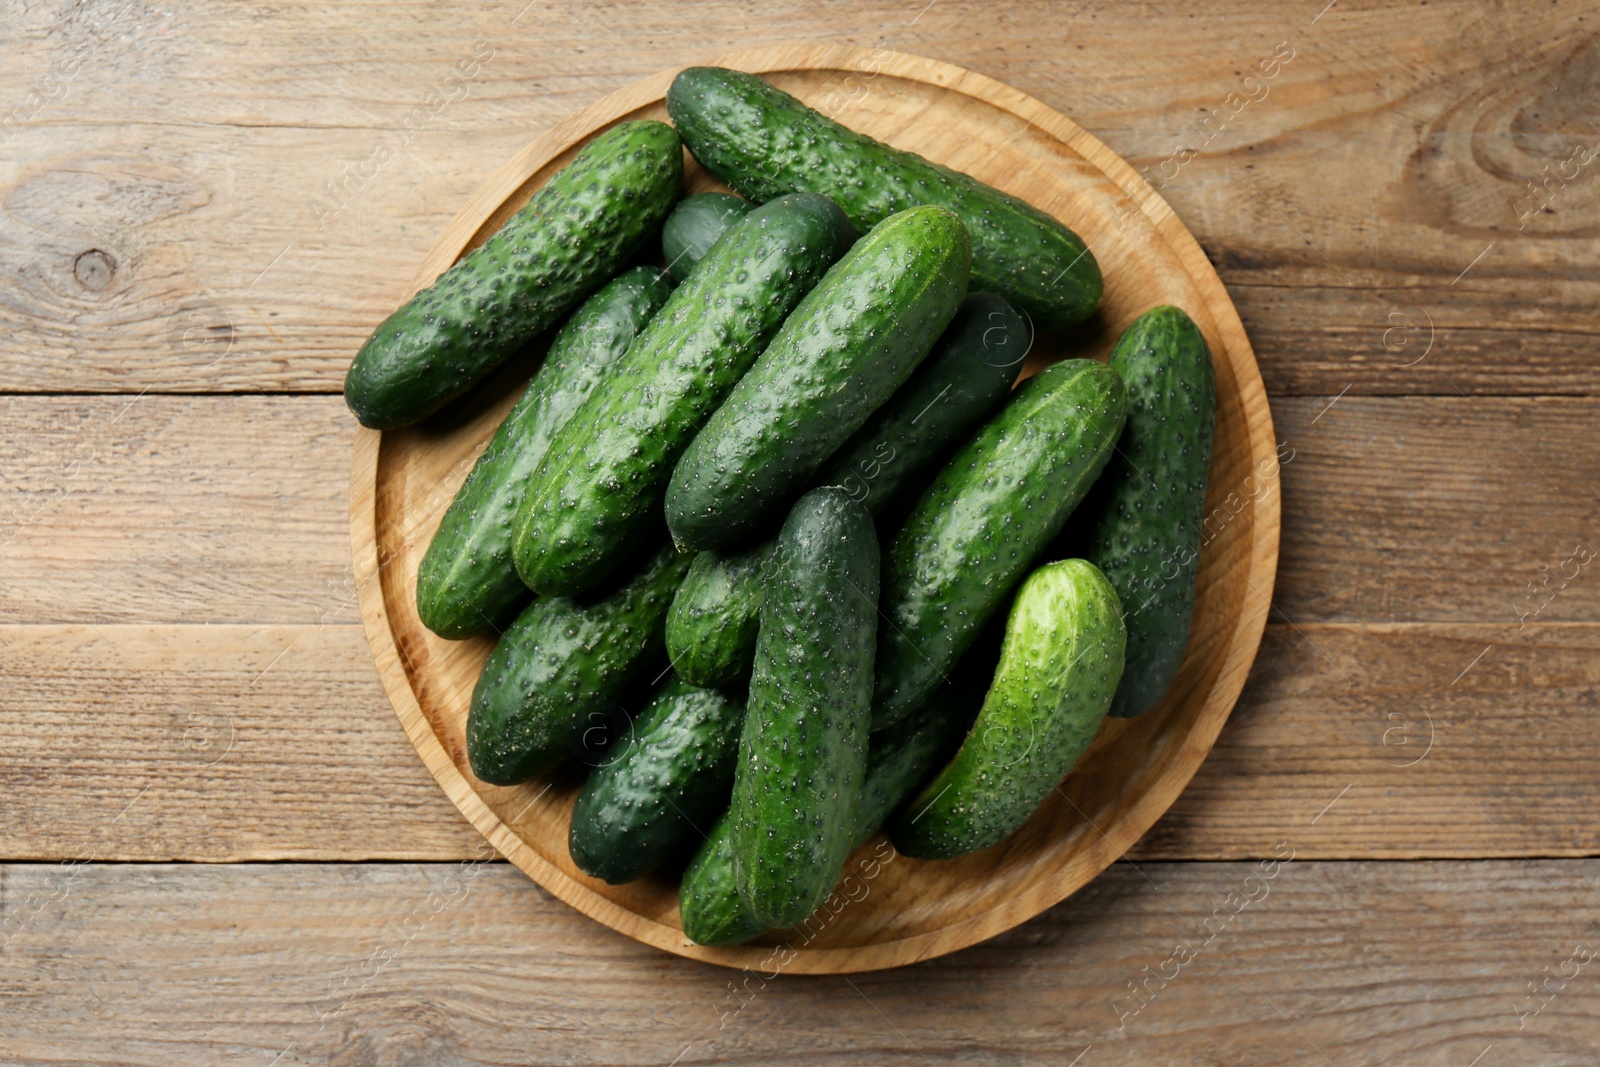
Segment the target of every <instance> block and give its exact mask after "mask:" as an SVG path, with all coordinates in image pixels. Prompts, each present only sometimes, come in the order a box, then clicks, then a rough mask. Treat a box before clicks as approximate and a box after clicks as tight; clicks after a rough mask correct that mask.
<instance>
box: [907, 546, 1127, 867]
mask: <svg viewBox="0 0 1600 1067" xmlns="http://www.w3.org/2000/svg"><path fill="white" fill-rule="evenodd" d="M1125 642H1126V633H1125V631H1124V629H1123V625H1122V605H1121V603H1120V602H1119V601H1118V600H1117V593H1116V590H1115V589H1113V588H1112V587H1111V583H1110V582H1109V581H1107V580H1106V577H1105V575H1103V574H1101V573H1100V570H1099V568H1097V567H1095V565H1094V564H1092V563H1089V562H1088V561H1086V560H1081V559H1070V560H1065V561H1062V562H1060V563H1052V564H1049V565H1048V566H1045V567H1041V568H1040V569H1039V570H1037V571H1035V572H1034V573H1033V574H1032V575H1031V576H1030V577H1029V578H1028V580H1027V581H1026V582H1024V583H1023V584H1022V588H1021V590H1020V591H1019V592H1018V593H1017V599H1016V603H1015V604H1014V605H1013V607H1012V609H1011V617H1010V618H1009V619H1008V620H1007V622H1006V636H1005V645H1004V646H1003V648H1002V650H1001V653H1000V666H999V669H998V670H997V671H996V672H995V677H994V684H993V685H992V686H990V688H989V695H988V697H987V698H986V699H985V700H984V702H983V710H982V711H980V712H979V713H978V721H977V722H975V723H973V725H972V730H971V731H970V732H969V733H968V734H967V739H966V741H965V742H964V743H963V744H962V746H961V751H959V752H958V753H956V756H955V758H954V759H953V760H951V761H950V763H949V764H948V765H947V766H946V767H945V768H944V770H942V771H940V772H939V774H938V776H937V777H936V778H934V780H933V781H931V782H929V783H928V784H927V786H925V787H924V788H923V790H922V792H921V793H919V794H918V795H917V797H916V798H915V799H914V800H912V801H911V803H910V804H908V805H906V808H905V810H904V811H902V812H901V813H900V815H899V816H898V817H897V818H896V819H895V820H894V821H893V823H891V824H890V827H889V836H890V839H891V840H893V841H894V844H895V847H896V848H898V849H899V850H900V851H901V852H904V853H905V854H906V855H907V856H911V857H914V858H916V859H950V858H951V857H953V856H960V855H962V854H964V853H967V852H974V851H977V850H978V849H981V848H988V847H989V846H991V845H994V844H998V843H999V842H1001V841H1003V840H1005V839H1006V838H1007V837H1010V836H1011V834H1013V833H1014V832H1016V830H1017V828H1018V827H1019V826H1021V825H1022V824H1023V823H1024V822H1026V821H1027V819H1028V816H1030V815H1032V814H1033V812H1034V810H1035V809H1037V808H1038V807H1039V805H1040V803H1042V802H1043V801H1044V799H1045V798H1046V797H1047V796H1049V795H1050V791H1051V790H1052V789H1054V788H1055V787H1056V784H1057V783H1058V782H1060V781H1061V779H1062V778H1064V777H1066V774H1067V772H1068V771H1070V770H1071V769H1072V766H1073V764H1075V763H1077V761H1078V757H1079V756H1081V755H1083V752H1084V750H1085V749H1087V748H1088V747H1089V743H1090V742H1091V741H1093V740H1094V735H1095V733H1096V732H1097V731H1098V730H1099V729H1100V723H1101V722H1102V721H1104V719H1105V717H1106V712H1107V710H1108V709H1109V708H1110V707H1111V696H1112V694H1113V693H1114V692H1115V691H1116V688H1117V682H1118V680H1119V679H1120V678H1121V677H1122V667H1123V652H1124V647H1125Z"/></svg>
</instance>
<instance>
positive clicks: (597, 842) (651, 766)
mask: <svg viewBox="0 0 1600 1067" xmlns="http://www.w3.org/2000/svg"><path fill="white" fill-rule="evenodd" d="M743 723H744V705H742V704H740V703H739V702H737V701H735V700H733V699H731V698H730V697H728V695H727V694H725V693H722V692H720V691H718V690H715V689H701V688H699V687H697V686H693V685H690V684H689V683H688V682H685V681H683V680H682V679H681V678H676V677H674V678H669V679H668V680H667V681H666V682H665V683H663V685H662V686H661V687H660V688H659V689H658V690H656V694H655V696H654V698H653V699H652V700H651V701H650V704H649V706H648V707H646V708H645V709H644V710H643V711H642V712H640V713H639V716H638V718H636V719H635V720H634V721H633V723H632V725H631V726H630V727H629V728H628V730H627V732H626V733H625V734H623V736H622V737H621V738H619V739H618V741H617V743H616V745H615V746H613V749H612V750H609V751H608V752H607V753H606V758H605V761H604V762H603V763H601V765H600V766H598V767H596V768H595V769H594V770H592V771H590V772H589V779H588V781H587V782H585V783H584V786H583V792H582V793H580V794H578V802H577V803H576V804H575V805H574V806H573V808H572V827H571V830H570V832H569V833H568V836H567V843H568V848H569V850H570V851H571V853H572V861H573V862H574V863H576V864H577V865H578V869H579V870H581V871H583V872H584V873H585V874H587V875H590V876H592V877H595V878H600V879H603V880H605V881H607V882H609V883H611V884H612V885H621V884H622V883H624V882H631V881H633V880H634V879H635V878H642V877H643V876H645V875H646V874H649V873H650V872H651V871H653V870H655V869H656V868H657V867H659V866H661V865H662V864H663V863H667V862H670V861H671V860H673V859H674V858H676V857H679V856H689V855H692V854H693V852H694V850H695V847H696V846H697V845H699V844H700V842H702V841H703V840H705V838H706V833H707V831H709V830H710V829H711V825H712V823H713V821H714V820H715V819H716V818H717V816H718V815H719V814H721V812H722V811H723V810H724V809H726V808H727V806H728V795H729V793H730V792H731V791H732V789H733V765H734V763H735V761H736V760H737V759H738V754H739V730H740V727H741V726H742V725H743Z"/></svg>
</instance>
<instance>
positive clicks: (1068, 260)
mask: <svg viewBox="0 0 1600 1067" xmlns="http://www.w3.org/2000/svg"><path fill="white" fill-rule="evenodd" d="M667 113H668V114H670V115H671V116H672V121H673V122H674V123H675V124H676V125H677V127H678V132H679V133H681V134H682V135H683V140H684V143H685V144H687V145H688V146H689V150H690V151H691V152H693V153H694V157H695V158H696V159H697V160H699V161H700V162H701V163H702V164H703V165H704V166H705V168H706V169H707V170H709V171H710V172H711V173H713V174H715V175H716V176H717V177H719V178H721V179H722V180H723V181H725V182H727V183H728V184H729V185H730V186H732V187H733V188H734V189H735V190H736V191H737V192H739V193H740V194H742V195H744V196H747V197H749V198H750V199H752V200H757V201H761V200H769V199H771V198H772V197H774V196H778V195H780V194H782V193H791V192H795V191H797V190H803V191H806V192H813V193H822V194H823V195H825V196H831V197H833V198H834V199H835V200H837V201H838V202H839V206H840V207H842V208H844V209H845V211H846V212H848V213H849V215H850V218H851V220H852V221H854V222H855V224H856V225H857V226H858V227H860V228H861V229H862V230H866V229H869V228H870V227H872V226H874V225H876V224H877V223H879V222H881V221H883V220H884V219H886V218H888V217H889V216H890V215H893V214H894V213H895V212H897V211H904V210H905V209H906V208H909V207H914V206H916V205H918V204H936V205H938V206H940V207H944V208H948V209H949V210H951V211H954V212H955V213H956V214H957V215H960V216H961V221H963V222H965V223H966V224H967V228H968V229H969V230H970V231H971V233H972V287H973V288H974V289H982V290H985V291H988V292H994V293H999V294H1000V295H1001V296H1004V297H1005V298H1006V299H1008V300H1010V301H1011V302H1012V303H1013V304H1015V305H1016V306H1017V307H1018V308H1020V309H1022V310H1023V311H1025V312H1026V313H1027V314H1028V315H1029V316H1030V317H1031V318H1032V319H1033V321H1034V323H1035V324H1036V325H1038V326H1040V327H1046V328H1051V327H1056V326H1065V325H1070V324H1071V323H1074V322H1079V321H1081V320H1083V319H1085V318H1088V317H1089V315H1091V314H1093V312H1094V310H1095V308H1096V307H1098V306H1099V304H1100V295H1101V289H1102V284H1101V279H1100V267H1099V265H1098V264H1097V263H1096V262H1095V258H1094V255H1093V254H1092V253H1091V252H1090V251H1089V249H1088V248H1087V246H1085V245H1084V243H1083V241H1082V240H1081V239H1080V238H1079V237H1078V235H1077V234H1075V233H1073V232H1072V231H1071V230H1069V229H1068V228H1067V227H1066V226H1063V225H1062V224H1061V223H1060V222H1058V221H1056V220H1055V219H1054V218H1052V217H1051V216H1049V215H1047V214H1045V213H1044V212H1042V211H1040V210H1039V209H1038V208H1035V207H1033V206H1032V205H1030V204H1027V203H1025V202H1024V201H1022V200H1019V199H1017V198H1016V197H1014V196H1010V195H1008V194H1006V193H1002V192H1000V191H999V190H998V189H994V188H992V187H990V186H988V185H985V184H983V183H982V182H980V181H977V180H976V179H974V178H972V177H970V176H968V175H966V174H961V173H959V172H957V171H953V170H950V169H949V168H948V167H942V166H939V165H938V164H936V163H930V162H929V161H927V160H926V159H923V158H922V157H921V156H919V155H915V154H913V153H911V152H902V151H899V150H897V149H894V148H890V147H889V146H888V145H885V144H882V143H880V142H878V141H875V140H873V139H872V138H870V137H867V136H864V135H862V134H859V133H856V132H855V131H853V130H850V129H848V128H846V127H844V126H841V125H839V124H838V123H837V122H834V121H833V120H832V119H829V118H826V117H824V116H823V115H820V114H818V113H817V112H816V111H813V110H812V109H811V108H808V107H806V106H805V105H804V104H802V103H800V101H798V100H796V99H795V98H794V97H792V96H790V95H789V94H788V93H785V92H783V91H782V90H780V89H776V88H774V87H773V86H770V85H768V84H767V83H766V82H764V81H762V80H761V79H760V78H757V77H755V76H754V75H750V74H744V73H741V72H739V71H733V70H723V69H721V68H718V67H690V68H689V69H687V70H685V71H683V72H682V73H680V74H679V75H678V76H677V78H676V79H674V80H673V83H672V87H671V89H669V90H668V92H667Z"/></svg>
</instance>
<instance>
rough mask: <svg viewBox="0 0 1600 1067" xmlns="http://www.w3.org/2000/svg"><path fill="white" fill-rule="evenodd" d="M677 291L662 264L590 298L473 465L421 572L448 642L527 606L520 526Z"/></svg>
mask: <svg viewBox="0 0 1600 1067" xmlns="http://www.w3.org/2000/svg"><path fill="white" fill-rule="evenodd" d="M671 293H672V280H671V279H670V278H669V277H668V276H667V274H666V273H665V272H664V271H661V270H657V269H656V268H655V267H634V268H633V269H631V270H627V271H624V272H623V273H621V274H619V275H618V276H617V277H616V278H614V279H612V280H611V281H610V282H608V283H607V284H606V285H605V286H603V287H602V288H601V289H600V290H599V291H598V292H597V293H595V294H594V295H593V296H591V297H590V298H589V299H588V300H585V301H584V302H583V304H582V305H581V306H580V307H579V308H578V310H576V311H574V312H573V313H572V314H571V315H570V316H569V317H568V318H567V321H566V322H565V323H564V324H563V325H562V327H561V329H560V331H559V332H557V334H556V336H555V340H553V341H551V342H550V351H549V353H548V354H547V355H546V356H545V359H544V363H543V364H541V365H540V367H539V370H538V373H536V374H535V375H534V376H533V380H532V381H530V382H529V383H528V388H527V389H526V390H525V391H524V392H523V394H522V397H521V398H520V399H519V400H518V401H517V403H516V406H515V407H513V408H512V409H511V412H510V414H508V415H507V416H506V417H505V421H504V422H502V423H501V424H500V428H499V429H498V430H496V431H495V434H494V438H493V439H492V440H491V441H490V442H489V447H488V448H486V449H484V450H483V454H482V455H480V456H479V457H478V461H477V462H476V463H475V464H473V467H472V471H471V473H469V474H468V475H467V480H466V481H465V482H464V483H462V486H461V489H460V490H459V491H458V492H457V493H456V496H455V499H454V500H453V501H451V503H450V507H449V510H447V511H446V512H445V513H444V518H443V519H442V520H440V523H439V530H438V532H437V533H435V534H434V535H433V540H432V541H431V542H429V544H428V551H427V553H426V554H425V555H424V556H423V557H422V563H421V565H420V566H419V567H418V568H417V613H418V614H419V615H420V616H421V617H422V622H423V624H424V625H425V626H427V627H428V629H430V630H432V631H433V632H434V633H436V634H438V635H439V636H440V637H469V636H471V635H472V634H475V633H482V632H484V631H487V630H494V631H496V632H498V631H500V630H503V629H505V627H506V626H507V625H508V624H509V623H510V622H511V620H512V619H514V618H515V617H516V615H517V612H518V611H519V610H520V609H521V607H522V605H523V604H524V603H526V602H527V600H528V595H529V594H528V587H527V586H526V585H524V584H523V582H522V579H521V578H519V577H518V576H517V568H516V565H515V564H514V563H513V562H512V560H511V541H512V536H511V534H512V520H513V519H514V518H515V517H516V514H517V508H518V506H519V505H521V503H522V495H523V493H524V492H525V491H526V489H527V482H528V478H529V477H531V476H532V474H533V471H534V468H535V467H537V466H538V464H539V461H540V460H541V459H543V458H544V454H545V451H546V449H548V448H549V447H550V440H551V438H552V437H554V436H555V433H556V431H557V430H559V429H561V427H563V426H565V425H566V423H567V420H568V419H570V418H571V417H572V416H573V414H574V413H575V412H576V411H577V410H578V408H579V406H581V405H582V404H583V402H584V401H585V400H586V399H588V397H589V394H590V393H592V392H593V391H594V388H595V386H596V385H598V384H599V382H600V379H601V378H602V377H604V376H605V375H606V374H607V373H609V372H610V369H611V367H612V366H613V365H614V364H615V363H616V361H617V360H618V359H620V358H621V357H622V354H623V353H624V352H626V351H627V350H628V345H629V344H631V343H632V342H633V338H634V336H635V335H636V334H638V332H639V331H640V330H641V329H643V327H644V324H645V323H646V322H648V321H649V320H650V316H652V315H654V314H655V313H656V312H657V311H659V310H661V306H662V305H663V304H665V303H666V301H667V297H668V296H670V295H671Z"/></svg>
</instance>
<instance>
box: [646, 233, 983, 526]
mask: <svg viewBox="0 0 1600 1067" xmlns="http://www.w3.org/2000/svg"><path fill="white" fill-rule="evenodd" d="M971 258H972V256H971V248H970V246H969V244H968V241H967V230H966V227H965V226H963V225H962V223H961V220H960V219H959V218H957V217H956V216H955V215H953V214H951V213H950V212H948V211H946V210H944V209H943V208H938V207H918V208H912V209H911V210H909V211H903V212H901V213H899V214H898V215H893V216H891V217H889V218H888V219H886V220H884V221H883V222H881V223H879V224H878V225H877V227H875V228H874V229H873V230H872V232H871V233H869V234H867V235H866V236H865V237H863V238H862V239H861V240H860V241H858V242H857V243H856V245H855V247H854V248H852V249H851V250H850V251H849V252H848V253H847V254H846V255H845V257H844V258H843V259H841V260H839V262H838V263H836V264H834V266H833V268H832V269H831V270H829V271H828V273H827V275H826V276H825V277H824V278H823V279H822V281H820V282H818V283H817V287H816V288H815V289H813V290H811V292H809V293H807V294H806V297H805V299H804V300H802V301H800V305H799V306H798V307H796V308H795V309H794V312H793V313H792V314H791V315H790V316H789V318H788V319H787V320H786V321H785V322H784V324H783V328H782V329H780V330H779V331H778V333H777V335H776V336H775V337H773V339H772V343H771V344H770V345H768V346H767V350H766V351H765V352H763V353H761V358H760V359H758V360H756V362H755V365H754V366H753V367H751V368H750V371H749V373H747V374H746V375H745V376H744V377H743V378H741V379H740V380H739V384H738V385H737V386H735V387H734V389H733V392H731V393H729V394H728V399H727V401H726V402H724V403H723V405H722V406H721V407H720V408H718V409H717V412H716V414H715V415H713V416H711V420H710V421H709V422H707V423H706V425H705V427H704V428H703V429H702V430H701V431H700V433H699V434H697V435H696V436H695V439H694V441H693V442H692V443H691V444H690V445H689V447H688V449H687V450H686V451H685V452H684V453H683V457H682V458H681V459H680V460H679V461H678V466H677V469H676V470H674V471H673V472H672V482H671V484H670V485H669V486H668V487H667V496H666V509H667V528H668V529H670V530H671V531H672V537H673V540H674V541H676V542H677V544H678V546H679V547H680V548H682V547H692V548H720V547H722V546H723V545H727V544H731V543H733V542H735V541H738V540H741V539H743V538H745V537H748V536H749V535H750V534H752V533H754V532H756V531H758V530H760V529H761V528H762V526H763V525H764V524H767V523H770V522H771V521H772V519H773V518H774V517H775V516H776V515H781V514H783V509H784V508H785V507H787V506H788V504H789V503H790V502H791V501H792V500H793V499H794V497H795V496H796V495H798V494H799V493H800V492H801V491H802V490H803V489H804V488H805V487H806V485H807V484H809V482H810V480H811V477H812V476H813V475H814V474H815V473H816V472H817V468H818V467H820V466H821V465H822V464H823V463H824V462H825V461H826V460H827V459H828V457H829V456H831V455H833V453H834V452H836V451H838V449H839V447H840V446H841V445H843V444H844V443H845V442H846V441H847V440H849V438H850V436H851V435H852V434H854V433H855V432H856V431H857V430H858V429H860V428H861V426H862V425H863V424H865V422H866V421H867V419H868V418H869V417H870V416H871V415H872V413H873V412H874V411H876V410H877V409H878V408H879V407H881V406H882V405H883V403H884V402H885V401H886V400H888V399H889V397H890V396H891V395H892V394H893V393H894V391H895V390H897V389H899V388H900V386H901V385H902V384H904V382H905V380H906V379H907V378H908V377H910V376H911V372H912V371H914V370H916V368H917V364H919V363H921V362H922V360H923V359H924V358H926V356H927V355H928V352H929V351H930V350H931V349H932V348H933V345H934V342H935V341H937V340H938V339H939V335H940V334H941V333H943V332H944V328H945V327H946V326H948V325H949V324H950V320H951V319H952V318H954V317H955V313H956V309H957V308H958V307H960V304H961V298H962V297H963V296H964V295H966V291H967V277H968V274H969V271H970V266H971Z"/></svg>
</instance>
